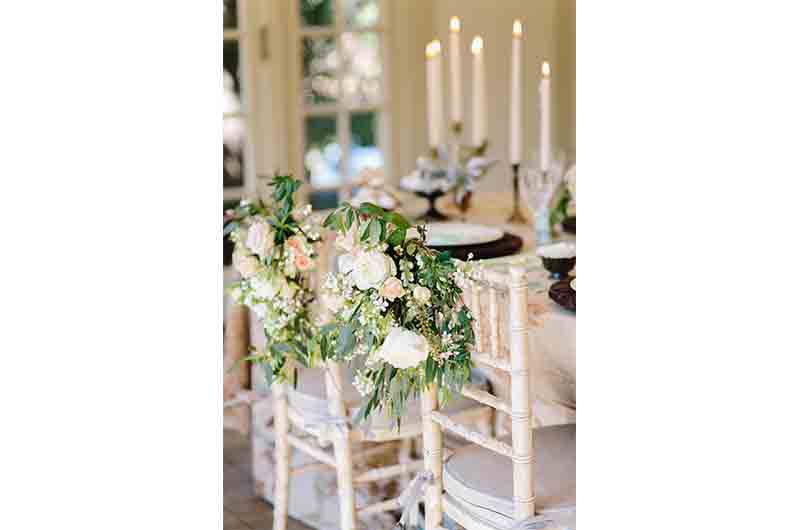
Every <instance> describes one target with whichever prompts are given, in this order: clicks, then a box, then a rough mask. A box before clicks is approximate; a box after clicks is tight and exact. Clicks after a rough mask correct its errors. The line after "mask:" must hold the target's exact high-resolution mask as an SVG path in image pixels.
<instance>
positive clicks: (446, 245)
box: [427, 223, 522, 260]
mask: <svg viewBox="0 0 800 530" xmlns="http://www.w3.org/2000/svg"><path fill="white" fill-rule="evenodd" d="M427 226H428V240H427V242H428V245H430V246H431V247H433V248H435V249H437V250H441V251H448V252H450V255H451V256H453V257H454V258H458V259H461V260H465V259H467V257H468V256H469V255H470V254H472V255H473V257H474V258H475V259H489V258H500V257H503V256H510V255H511V254H515V253H517V252H519V250H520V249H521V248H522V239H521V238H519V237H517V236H515V235H513V234H508V233H504V232H503V231H502V230H500V229H498V228H495V227H493V226H486V225H479V224H470V223H430V224H428V225H427Z"/></svg>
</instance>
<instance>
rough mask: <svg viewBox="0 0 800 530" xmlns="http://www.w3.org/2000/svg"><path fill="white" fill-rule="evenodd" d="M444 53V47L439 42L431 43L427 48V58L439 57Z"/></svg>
mask: <svg viewBox="0 0 800 530" xmlns="http://www.w3.org/2000/svg"><path fill="white" fill-rule="evenodd" d="M441 51H442V45H441V44H440V43H439V41H438V40H435V41H432V42H429V43H428V45H427V46H425V57H428V58H430V57H434V56H436V55H439V53H440V52H441Z"/></svg>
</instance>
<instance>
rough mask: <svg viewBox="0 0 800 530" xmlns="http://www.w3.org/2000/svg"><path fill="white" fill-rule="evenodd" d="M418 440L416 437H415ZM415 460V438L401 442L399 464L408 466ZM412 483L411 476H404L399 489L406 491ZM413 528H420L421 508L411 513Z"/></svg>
mask: <svg viewBox="0 0 800 530" xmlns="http://www.w3.org/2000/svg"><path fill="white" fill-rule="evenodd" d="M415 438H416V437H415ZM412 460H414V438H403V439H402V440H400V449H399V450H398V452H397V463H398V464H407V463H409V462H411V461H412ZM409 482H410V475H408V474H403V475H400V476H399V477H398V479H397V484H398V487H399V488H400V490H401V491H404V490H405V489H406V487H407V486H408V484H409ZM408 524H409V526H410V527H411V528H416V527H417V526H419V508H418V507H417V508H414V509H413V510H412V511H411V518H410V519H409V521H408Z"/></svg>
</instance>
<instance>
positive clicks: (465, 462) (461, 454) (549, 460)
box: [443, 424, 575, 528]
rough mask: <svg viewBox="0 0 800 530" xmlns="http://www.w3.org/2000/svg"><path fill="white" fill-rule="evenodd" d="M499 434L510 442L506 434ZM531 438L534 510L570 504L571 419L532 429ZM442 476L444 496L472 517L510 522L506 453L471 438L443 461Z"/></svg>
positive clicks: (509, 476)
mask: <svg viewBox="0 0 800 530" xmlns="http://www.w3.org/2000/svg"><path fill="white" fill-rule="evenodd" d="M500 440H501V441H504V442H506V443H507V444H509V445H511V436H510V435H509V436H504V437H502V438H500ZM533 440H534V455H535V459H536V464H535V472H534V492H535V494H536V513H537V514H538V513H548V512H558V511H568V510H574V508H575V425H574V424H572V425H555V426H551V427H542V428H540V429H535V430H534V431H533ZM487 470H491V472H489V473H487ZM443 480H444V489H445V491H446V492H447V493H448V494H449V496H450V497H451V498H452V499H453V500H454V501H455V502H457V503H459V504H460V505H461V506H462V507H463V508H464V509H466V510H468V511H470V512H472V513H473V514H474V515H475V516H476V517H479V518H480V519H483V520H486V521H487V522H491V524H493V525H495V526H498V527H500V528H507V527H508V526H509V525H510V523H511V522H513V517H514V500H513V464H512V461H511V459H510V458H507V457H505V456H501V455H499V454H497V453H495V452H494V451H491V450H489V449H485V448H484V447H482V446H480V445H476V444H470V445H467V446H465V447H463V448H461V449H459V450H457V451H456V452H455V453H454V454H453V455H452V456H451V457H450V458H449V459H448V460H447V461H446V462H445V465H444V475H443Z"/></svg>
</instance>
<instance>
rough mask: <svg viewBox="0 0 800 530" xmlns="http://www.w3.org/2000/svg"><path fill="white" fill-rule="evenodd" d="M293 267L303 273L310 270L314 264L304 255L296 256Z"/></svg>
mask: <svg viewBox="0 0 800 530" xmlns="http://www.w3.org/2000/svg"><path fill="white" fill-rule="evenodd" d="M294 265H295V267H297V269H298V270H300V271H303V272H305V271H308V270H311V267H313V266H314V262H312V261H311V258H309V257H308V256H306V255H305V254H298V255H297V256H295V258H294Z"/></svg>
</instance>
